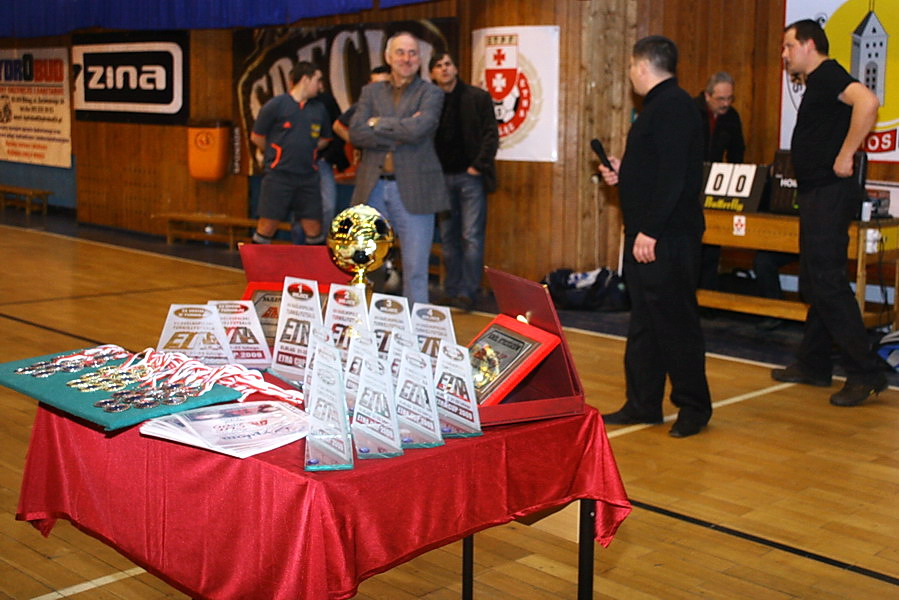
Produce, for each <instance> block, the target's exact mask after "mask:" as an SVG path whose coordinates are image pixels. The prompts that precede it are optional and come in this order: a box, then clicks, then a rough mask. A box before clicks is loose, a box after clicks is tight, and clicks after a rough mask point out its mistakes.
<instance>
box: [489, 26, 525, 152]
mask: <svg viewBox="0 0 899 600" xmlns="http://www.w3.org/2000/svg"><path fill="white" fill-rule="evenodd" d="M518 40H519V38H518V34H516V33H505V34H496V35H488V36H487V38H486V40H485V41H486V44H485V47H484V82H485V84H486V88H487V91H488V92H489V93H490V96H491V97H492V98H493V110H494V112H495V113H496V121H497V127H498V128H499V137H500V140H507V139H509V138H510V137H511V136H513V135H514V134H515V133H516V132H519V130H521V129H522V126H523V125H524V124H525V123H526V122H527V120H528V115H529V114H530V112H531V109H532V108H533V94H532V90H531V83H530V79H529V78H528V76H527V73H526V72H525V71H526V68H525V67H526V64H525V63H527V61H526V60H524V57H523V56H521V55H520V54H519V47H518ZM525 129H526V128H525ZM516 137H517V136H516Z"/></svg>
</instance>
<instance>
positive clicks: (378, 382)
mask: <svg viewBox="0 0 899 600" xmlns="http://www.w3.org/2000/svg"><path fill="white" fill-rule="evenodd" d="M352 431H353V441H354V442H355V443H356V456H357V457H358V458H359V459H367V458H390V457H392V456H400V455H402V454H403V448H402V443H401V441H400V428H399V422H398V420H397V416H396V400H395V398H394V396H393V384H392V383H391V382H390V374H389V373H388V372H387V368H386V366H385V365H384V363H383V361H378V365H377V367H376V366H375V365H371V364H368V363H365V362H363V364H362V376H361V377H360V378H359V393H358V394H357V396H356V410H355V413H354V415H353V425H352Z"/></svg>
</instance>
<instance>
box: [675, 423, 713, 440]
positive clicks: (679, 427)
mask: <svg viewBox="0 0 899 600" xmlns="http://www.w3.org/2000/svg"><path fill="white" fill-rule="evenodd" d="M704 428H705V425H700V424H699V423H692V422H688V421H681V420H680V419H678V420H677V421H675V422H674V425H672V426H671V430H670V431H668V435H670V436H671V437H673V438H685V437H690V436H691V435H696V434H697V433H699V432H700V431H702V430H703V429H704Z"/></svg>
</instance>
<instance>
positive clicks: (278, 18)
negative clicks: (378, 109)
mask: <svg viewBox="0 0 899 600" xmlns="http://www.w3.org/2000/svg"><path fill="white" fill-rule="evenodd" d="M408 3H410V2H409V1H408V0H407V1H406V2H402V1H401V0H400V1H397V0H393V2H392V3H389V4H388V3H385V1H384V0H382V2H381V5H382V6H384V7H386V6H393V5H397V4H408ZM15 4H16V7H15V10H12V11H10V12H8V13H7V14H6V15H4V18H3V19H0V38H3V37H14V38H29V37H40V36H52V35H63V34H66V33H69V32H71V31H75V30H77V29H84V28H88V27H102V28H106V29H124V30H157V29H216V28H228V27H261V26H266V25H287V24H290V23H294V22H295V21H299V20H300V19H310V18H314V17H323V16H329V15H340V14H347V13H353V12H358V11H361V10H368V9H371V8H372V7H373V4H374V3H373V0H227V1H223V0H138V1H137V2H128V1H123V0H15Z"/></svg>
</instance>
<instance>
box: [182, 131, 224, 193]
mask: <svg viewBox="0 0 899 600" xmlns="http://www.w3.org/2000/svg"><path fill="white" fill-rule="evenodd" d="M230 146H231V123H229V122H228V121H196V122H191V123H189V124H188V127H187V166H188V169H189V170H190V176H191V177H193V178H194V179H199V180H200V181H218V180H219V179H221V178H222V177H224V176H225V173H226V172H227V171H228V149H229V147H230Z"/></svg>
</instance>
